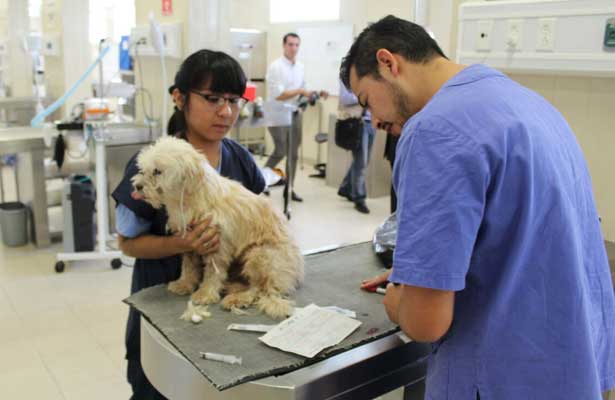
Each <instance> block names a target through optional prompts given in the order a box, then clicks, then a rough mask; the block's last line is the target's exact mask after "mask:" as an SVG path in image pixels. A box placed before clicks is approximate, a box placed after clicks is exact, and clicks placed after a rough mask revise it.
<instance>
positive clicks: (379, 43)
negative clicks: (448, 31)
mask: <svg viewBox="0 0 615 400" xmlns="http://www.w3.org/2000/svg"><path fill="white" fill-rule="evenodd" d="M379 49H386V50H388V51H390V52H391V53H394V54H399V55H401V56H403V57H404V58H406V59H407V60H408V61H412V62H415V63H426V62H429V61H431V60H432V59H433V58H434V57H437V56H440V57H444V58H446V56H445V55H444V52H442V49H440V46H438V43H436V41H435V40H434V39H433V38H432V37H431V36H429V34H428V33H427V32H426V31H425V29H423V28H422V27H421V26H420V25H417V24H415V23H412V22H410V21H406V20H403V19H400V18H397V17H394V16H393V15H388V16H386V17H384V18H382V19H381V20H380V21H378V22H376V23H373V24H370V25H369V26H368V27H367V28H365V29H364V30H363V32H361V34H360V35H359V37H358V38H357V39H356V40H355V42H354V43H353V44H352V47H350V50H349V51H348V54H346V57H344V59H343V60H342V66H341V68H340V79H341V80H342V82H343V83H344V85H345V86H346V87H348V88H349V87H350V69H351V68H352V67H353V66H354V67H355V70H356V71H357V76H358V77H359V78H362V77H364V76H366V75H371V76H373V77H374V78H380V74H379V73H378V60H377V59H376V52H377V51H378V50H379Z"/></svg>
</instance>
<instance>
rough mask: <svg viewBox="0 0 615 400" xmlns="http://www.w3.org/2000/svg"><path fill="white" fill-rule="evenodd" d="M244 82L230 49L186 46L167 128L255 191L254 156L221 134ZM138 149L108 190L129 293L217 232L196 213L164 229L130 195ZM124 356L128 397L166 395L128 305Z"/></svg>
mask: <svg viewBox="0 0 615 400" xmlns="http://www.w3.org/2000/svg"><path fill="white" fill-rule="evenodd" d="M245 88H246V77H245V75H244V72H243V70H242V69H241V67H240V65H239V64H238V63H237V61H235V60H234V59H233V58H231V57H230V56H229V55H227V54H225V53H222V52H217V51H210V50H200V51H198V52H196V53H194V54H192V55H191V56H189V57H188V58H187V59H186V60H185V61H184V62H183V63H182V65H181V66H180V68H179V71H178V72H177V74H176V75H175V83H174V84H173V86H171V88H169V93H170V94H171V96H173V101H174V102H175V112H174V114H173V115H172V117H171V119H170V120H169V123H168V126H167V132H168V134H169V135H175V136H178V137H180V138H182V139H184V140H186V141H188V142H189V143H190V144H191V145H192V146H193V147H195V148H196V149H197V150H199V151H200V152H202V153H203V154H204V155H205V157H207V160H208V161H209V163H210V164H211V165H212V166H213V167H214V168H216V169H217V170H218V172H219V173H220V175H222V176H225V177H227V178H230V179H233V180H236V181H238V182H240V183H242V184H243V185H244V186H245V187H246V188H247V189H249V190H251V191H252V192H254V193H256V194H259V193H261V192H262V191H263V190H264V189H265V180H264V179H263V176H262V175H261V173H260V170H259V168H258V167H257V166H256V164H255V162H254V159H253V158H252V156H251V154H250V153H249V152H248V151H247V150H246V149H245V148H244V147H242V146H241V145H239V144H238V143H236V142H234V141H233V140H231V139H228V138H226V135H227V133H228V132H229V130H230V129H231V127H232V126H233V124H234V123H235V121H237V117H238V115H239V112H240V110H241V108H242V107H243V106H244V105H245V103H246V100H245V99H244V98H243V97H242V95H243V93H244V91H245ZM136 156H137V155H136V154H135V156H133V158H132V159H131V160H130V161H129V162H128V165H127V167H126V171H125V174H124V178H123V180H122V182H121V183H120V184H119V185H118V187H117V188H116V189H115V191H114V192H113V198H114V199H115V201H116V203H117V207H116V225H117V227H116V230H117V232H118V238H119V246H120V249H121V250H122V252H123V253H124V254H127V255H129V256H132V257H135V258H136V262H135V266H134V269H133V274H132V285H131V293H135V292H138V291H139V290H141V289H144V288H147V287H151V286H154V285H159V284H164V283H168V282H171V281H174V280H176V279H178V278H179V275H180V271H181V254H182V253H184V252H193V251H196V252H197V253H199V254H203V255H204V254H210V253H213V252H215V251H217V250H218V246H219V242H218V240H219V237H218V233H217V232H216V229H215V228H214V226H213V225H210V223H211V221H210V220H209V219H206V220H204V221H194V223H193V226H192V230H191V231H190V232H189V233H188V235H186V237H183V238H182V237H180V236H176V235H172V234H170V233H169V232H167V230H166V223H167V215H166V212H165V211H164V208H163V209H161V210H156V209H154V208H152V207H151V206H150V205H149V204H147V203H145V202H144V201H143V200H136V199H133V198H132V195H131V194H132V192H133V187H132V184H131V182H130V179H131V178H132V176H134V175H135V174H136V173H137V172H138V168H137V165H136ZM126 359H127V360H128V371H127V377H128V382H129V383H130V385H131V386H132V389H133V396H132V399H139V400H142V399H164V398H165V397H164V396H163V395H161V394H160V393H159V392H158V391H157V390H156V389H155V388H154V387H153V386H152V384H151V383H150V382H149V381H148V379H147V377H146V376H145V374H144V372H143V369H142V367H141V361H140V360H141V351H140V321H139V313H138V312H137V311H136V310H134V309H132V308H131V309H130V312H129V316H128V323H127V327H126Z"/></svg>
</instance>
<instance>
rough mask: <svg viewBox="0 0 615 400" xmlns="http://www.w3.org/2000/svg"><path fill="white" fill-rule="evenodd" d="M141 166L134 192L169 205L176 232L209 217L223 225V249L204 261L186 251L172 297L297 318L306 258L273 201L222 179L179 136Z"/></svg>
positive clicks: (145, 155)
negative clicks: (234, 276) (295, 304)
mask: <svg viewBox="0 0 615 400" xmlns="http://www.w3.org/2000/svg"><path fill="white" fill-rule="evenodd" d="M137 165H138V167H139V173H138V174H137V175H135V176H134V177H133V179H132V183H133V185H134V187H135V188H137V189H138V190H137V191H138V193H139V194H140V195H142V196H143V197H144V199H145V201H147V202H148V203H150V204H151V205H152V206H153V207H155V208H160V207H162V206H163V205H164V206H165V207H166V210H167V213H168V215H169V221H168V225H169V228H170V229H171V230H172V231H174V232H179V233H185V232H186V230H187V229H188V226H187V224H189V223H190V222H191V221H201V220H203V219H204V218H205V217H206V216H208V215H211V216H212V217H213V219H212V223H215V224H216V225H217V226H218V227H219V231H220V247H219V250H218V251H217V252H215V253H213V254H210V255H208V256H203V257H202V256H200V255H198V254H197V253H186V254H184V255H183V259H182V272H181V277H180V278H179V279H178V280H176V281H174V282H171V283H169V286H168V289H169V290H170V291H171V292H173V293H177V294H180V295H185V294H190V293H192V300H193V302H195V303H197V304H211V303H217V302H218V301H220V296H221V294H224V293H225V294H226V296H225V297H224V298H223V299H222V303H221V304H222V307H224V308H225V309H229V310H234V309H241V308H246V307H249V306H251V305H252V304H255V305H256V306H257V307H258V309H259V310H260V311H262V312H264V313H266V314H267V315H269V316H271V317H273V318H283V317H285V316H288V315H290V314H291V313H292V302H291V301H289V300H288V299H286V296H287V295H289V294H290V293H292V291H293V290H294V289H295V288H296V287H297V285H298V284H299V283H300V282H301V280H302V279H303V258H302V256H301V253H300V251H299V248H298V247H297V245H296V244H295V242H294V241H293V239H292V238H291V236H290V234H289V232H288V230H287V227H286V222H285V221H284V219H283V217H282V216H281V215H280V213H278V212H276V210H274V209H273V207H272V206H271V205H270V203H269V202H268V201H267V200H266V199H265V198H263V197H261V196H257V195H255V194H254V193H252V192H250V191H249V190H247V189H246V188H244V187H243V186H242V185H241V184H239V183H237V182H235V181H232V180H230V179H227V178H224V177H221V176H220V175H218V173H217V172H216V171H215V170H214V169H213V168H212V167H211V165H210V164H209V163H208V161H207V159H206V158H205V157H204V156H203V155H202V154H200V153H199V152H198V151H196V150H195V149H194V148H193V147H192V146H191V145H190V144H189V143H188V142H186V141H184V140H181V139H177V138H174V137H166V138H162V139H160V140H158V141H157V142H156V143H155V144H153V145H151V146H149V147H148V148H147V149H144V150H143V151H142V152H141V153H140V154H139V156H138V158H137ZM231 265H239V266H240V268H241V269H240V272H239V275H240V278H242V280H243V282H230V281H229V280H228V277H229V270H230V268H231ZM197 287H198V290H196V291H195V289H197Z"/></svg>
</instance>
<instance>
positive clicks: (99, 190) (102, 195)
mask: <svg viewBox="0 0 615 400" xmlns="http://www.w3.org/2000/svg"><path fill="white" fill-rule="evenodd" d="M94 129H96V130H98V131H99V132H97V134H95V135H94V138H95V142H94V145H95V146H96V149H95V150H96V215H97V221H96V222H97V225H98V226H97V231H98V251H99V252H103V251H105V250H106V248H107V226H108V224H109V222H108V221H109V209H108V208H107V190H106V185H107V171H106V166H107V159H106V154H105V142H104V140H105V139H104V135H105V132H104V129H105V127H104V125H102V126H101V125H97V126H96V127H95V128H94Z"/></svg>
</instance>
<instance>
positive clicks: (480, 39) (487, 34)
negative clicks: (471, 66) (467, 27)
mask: <svg viewBox="0 0 615 400" xmlns="http://www.w3.org/2000/svg"><path fill="white" fill-rule="evenodd" d="M492 32H493V21H479V22H478V35H477V38H476V50H482V51H489V50H491V35H492Z"/></svg>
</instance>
